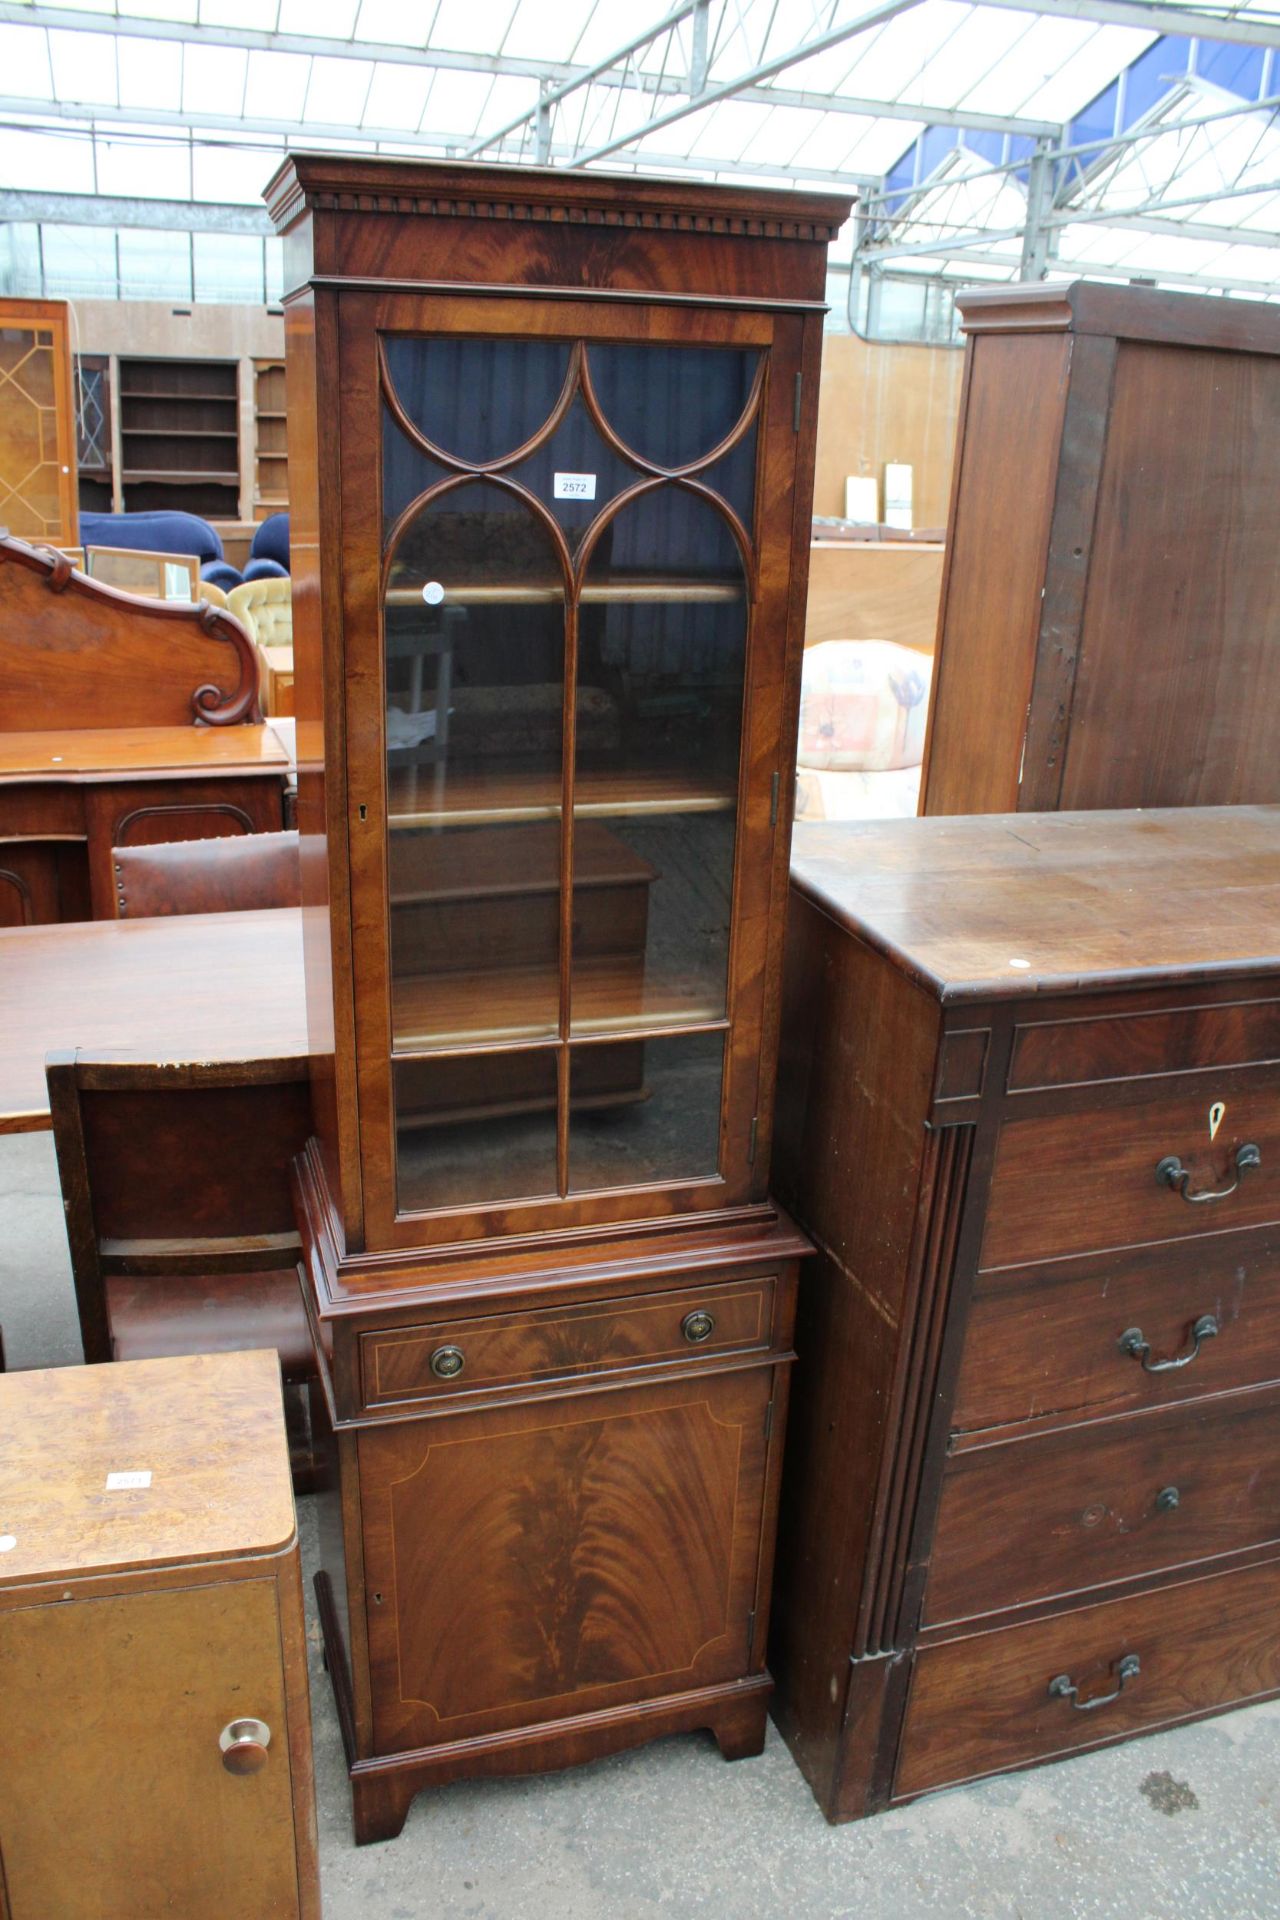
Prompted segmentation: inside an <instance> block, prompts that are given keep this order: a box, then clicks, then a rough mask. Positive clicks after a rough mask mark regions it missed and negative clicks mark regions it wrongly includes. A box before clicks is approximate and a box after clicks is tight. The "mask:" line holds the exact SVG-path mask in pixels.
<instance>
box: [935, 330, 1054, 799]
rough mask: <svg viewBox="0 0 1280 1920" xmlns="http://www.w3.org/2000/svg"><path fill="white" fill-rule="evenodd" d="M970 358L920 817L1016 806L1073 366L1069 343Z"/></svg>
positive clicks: (1021, 342)
mask: <svg viewBox="0 0 1280 1920" xmlns="http://www.w3.org/2000/svg"><path fill="white" fill-rule="evenodd" d="M969 353H970V369H969V378H968V395H967V400H966V404H965V409H964V413H963V415H962V417H961V421H960V429H959V443H958V451H957V456H956V458H957V469H958V471H957V478H956V483H955V484H956V493H955V499H954V502H953V507H952V516H951V525H950V528H949V530H948V535H947V559H946V568H945V573H944V577H943V584H942V606H941V609H940V611H939V615H938V645H937V654H936V658H935V662H934V685H933V695H932V704H931V707H930V713H929V732H928V738H927V741H926V744H925V758H924V770H923V773H922V776H921V783H920V811H921V812H922V813H960V812H963V813H998V812H1001V811H1003V810H1005V809H1012V808H1014V807H1016V806H1017V804H1018V768H1019V766H1020V763H1021V759H1022V744H1023V737H1024V734H1025V731H1026V723H1027V701H1028V698H1029V695H1030V692H1031V675H1032V671H1033V667H1034V664H1035V648H1036V636H1037V634H1038V632H1039V628H1040V606H1041V587H1042V585H1043V580H1044V562H1045V551H1046V548H1047V546H1048V541H1049V525H1050V518H1051V516H1052V513H1053V500H1054V490H1055V485H1056V471H1055V466H1054V460H1053V453H1054V450H1055V448H1056V446H1057V442H1058V436H1059V433H1060V432H1061V427H1062V413H1063V408H1064V406H1065V404H1066V393H1067V377H1068V373H1069V370H1070V365H1071V342H1070V341H1069V340H1068V339H1067V338H1066V337H1065V336H1064V335H1053V334H1048V335H1042V336H1040V337H1036V336H1034V335H1029V336H1028V337H1026V338H1025V339H1022V338H1019V339H1016V340H999V341H995V342H991V341H986V340H982V341H977V342H975V343H973V344H972V345H971V346H970V349H969ZM1015 450H1016V451H1015ZM997 637H998V638H997Z"/></svg>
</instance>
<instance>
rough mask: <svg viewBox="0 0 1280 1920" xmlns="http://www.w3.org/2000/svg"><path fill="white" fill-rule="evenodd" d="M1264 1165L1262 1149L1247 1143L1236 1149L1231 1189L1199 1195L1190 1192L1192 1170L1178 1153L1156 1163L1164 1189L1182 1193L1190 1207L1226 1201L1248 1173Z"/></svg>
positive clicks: (1204, 1191)
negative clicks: (1184, 1163)
mask: <svg viewBox="0 0 1280 1920" xmlns="http://www.w3.org/2000/svg"><path fill="white" fill-rule="evenodd" d="M1261 1165H1262V1149H1261V1148H1260V1147H1255V1146H1254V1144H1253V1142H1252V1141H1251V1140H1250V1141H1246V1142H1245V1144H1244V1146H1242V1147H1237V1148H1236V1177H1235V1179H1234V1180H1233V1181H1232V1182H1231V1185H1230V1186H1229V1187H1214V1188H1203V1189H1202V1190H1201V1191H1200V1192H1199V1193H1191V1192H1189V1191H1188V1182H1189V1181H1190V1179H1191V1173H1190V1170H1189V1169H1188V1168H1186V1167H1184V1166H1183V1164H1182V1162H1181V1160H1179V1158H1178V1156H1177V1154H1176V1153H1166V1155H1165V1156H1164V1159H1163V1160H1160V1161H1158V1162H1157V1163H1156V1179H1157V1180H1158V1181H1159V1183H1160V1185H1161V1186H1162V1187H1172V1188H1173V1190H1174V1192H1175V1193H1180V1194H1181V1195H1182V1198H1183V1199H1184V1200H1185V1201H1186V1202H1187V1205H1188V1206H1191V1207H1199V1206H1203V1205H1204V1203H1205V1201H1206V1200H1225V1199H1226V1198H1227V1195H1228V1194H1231V1193H1234V1192H1235V1190H1236V1188H1237V1187H1238V1186H1239V1185H1240V1182H1241V1180H1242V1179H1243V1178H1244V1176H1245V1174H1246V1173H1251V1172H1252V1171H1253V1169H1254V1168H1255V1167H1260V1166H1261Z"/></svg>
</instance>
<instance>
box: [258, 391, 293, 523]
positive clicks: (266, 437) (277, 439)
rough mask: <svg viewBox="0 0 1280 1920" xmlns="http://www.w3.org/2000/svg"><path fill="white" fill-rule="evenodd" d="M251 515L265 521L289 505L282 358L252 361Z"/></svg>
mask: <svg viewBox="0 0 1280 1920" xmlns="http://www.w3.org/2000/svg"><path fill="white" fill-rule="evenodd" d="M253 393H254V430H255V434H256V442H255V446H254V463H255V464H254V479H253V517H254V519H255V520H265V519H267V517H268V516H269V515H270V514H273V513H283V512H285V511H286V509H287V508H288V505H289V442H288V415H287V413H286V410H285V371H284V361H283V360H255V361H254V363H253Z"/></svg>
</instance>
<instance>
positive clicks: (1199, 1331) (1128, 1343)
mask: <svg viewBox="0 0 1280 1920" xmlns="http://www.w3.org/2000/svg"><path fill="white" fill-rule="evenodd" d="M1204 1197H1205V1196H1204V1195H1201V1198H1202V1199H1203V1198H1204ZM1190 1337H1191V1345H1190V1347H1189V1348H1187V1349H1186V1351H1185V1352H1183V1353H1175V1354H1174V1356H1173V1358H1172V1359H1171V1360H1153V1359H1152V1358H1151V1343H1150V1341H1148V1340H1144V1339H1143V1337H1142V1328H1141V1327H1126V1328H1125V1330H1124V1332H1123V1333H1122V1334H1121V1335H1120V1351H1121V1353H1127V1354H1128V1356H1129V1358H1130V1359H1131V1360H1138V1361H1140V1362H1141V1364H1142V1371H1143V1372H1144V1373H1173V1372H1174V1371H1175V1370H1176V1369H1177V1368H1178V1367H1189V1366H1190V1365H1191V1362H1192V1361H1193V1360H1194V1359H1195V1357H1196V1355H1197V1354H1198V1353H1199V1351H1200V1348H1201V1345H1202V1343H1203V1342H1204V1341H1206V1340H1216V1339H1217V1337H1218V1323H1217V1321H1216V1320H1215V1319H1214V1317H1213V1315H1212V1314H1211V1313H1202V1314H1201V1315H1200V1318H1199V1319H1198V1320H1193V1321H1192V1323H1191V1336H1190Z"/></svg>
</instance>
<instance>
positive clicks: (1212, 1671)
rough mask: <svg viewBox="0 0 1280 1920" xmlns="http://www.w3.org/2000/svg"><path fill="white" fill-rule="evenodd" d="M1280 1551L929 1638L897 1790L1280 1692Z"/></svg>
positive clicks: (903, 1792) (906, 1791) (910, 1705)
mask: <svg viewBox="0 0 1280 1920" xmlns="http://www.w3.org/2000/svg"><path fill="white" fill-rule="evenodd" d="M1278 1607H1280V1562H1276V1561H1269V1562H1267V1563H1265V1564H1264V1565H1261V1566H1254V1567H1246V1568H1243V1569H1241V1570H1238V1571H1236V1572H1233V1573H1222V1574H1216V1575H1214V1576H1213V1577H1212V1578H1210V1579H1202V1580H1189V1581H1186V1582H1183V1583H1181V1584H1179V1585H1178V1586H1173V1587H1162V1588H1159V1589H1158V1590H1157V1591H1155V1592H1154V1593H1142V1594H1136V1595H1132V1596H1129V1597H1127V1598H1125V1599H1122V1600H1107V1601H1104V1602H1102V1603H1101V1604H1099V1605H1096V1606H1091V1607H1079V1608H1077V1609H1076V1610H1075V1611H1074V1612H1071V1613H1061V1614H1054V1615H1052V1616H1051V1617H1050V1618H1048V1619H1044V1620H1036V1621H1032V1622H1031V1623H1029V1624H1027V1625H1022V1626H1015V1627H1002V1628H998V1629H996V1630H995V1631H994V1632H991V1633H979V1634H972V1635H969V1636H968V1637H966V1638H964V1639H961V1640H947V1641H942V1642H940V1643H937V1644H935V1645H933V1646H929V1647H924V1648H921V1649H920V1651H919V1652H918V1653H917V1654H916V1658H915V1668H914V1671H913V1673H912V1678H911V1691H910V1695H909V1698H908V1701H907V1713H906V1721H905V1724H904V1726H903V1733H902V1744H901V1748H900V1753H899V1760H898V1768H897V1777H896V1779H895V1781H894V1797H895V1799H901V1798H905V1797H907V1796H908V1795H910V1794H913V1793H923V1792H925V1791H926V1790H927V1789H928V1788H930V1787H942V1786H951V1785H954V1784H955V1783H956V1782H958V1781H961V1780H972V1779H974V1778H976V1777H977V1776H979V1775H981V1774H984V1773H1000V1772H1003V1771H1004V1770H1005V1769H1007V1768H1011V1767H1025V1766H1029V1765H1030V1764H1031V1763H1032V1762H1033V1761H1036V1760H1052V1759H1054V1758H1056V1757H1058V1756H1060V1755H1063V1754H1068V1753H1072V1752H1075V1751H1078V1750H1079V1749H1080V1748H1082V1747H1096V1746H1101V1745H1103V1744H1104V1743H1106V1742H1107V1741H1110V1740H1120V1739H1123V1738H1125V1737H1126V1735H1129V1734H1133V1733H1146V1732H1149V1731H1151V1730H1153V1729H1154V1728H1156V1727H1166V1726H1171V1725H1173V1724H1175V1723H1176V1722H1177V1721H1179V1720H1191V1719H1195V1718H1196V1717H1197V1716H1198V1715H1200V1714H1206V1713H1212V1712H1214V1711H1215V1710H1216V1709H1218V1708H1222V1707H1233V1706H1243V1705H1244V1704H1245V1703H1246V1702H1247V1701H1250V1700H1259V1699H1262V1698H1264V1697H1265V1696H1267V1695H1268V1694H1273V1693H1277V1692H1280V1635H1277V1633H1276V1617H1277V1608H1278Z"/></svg>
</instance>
